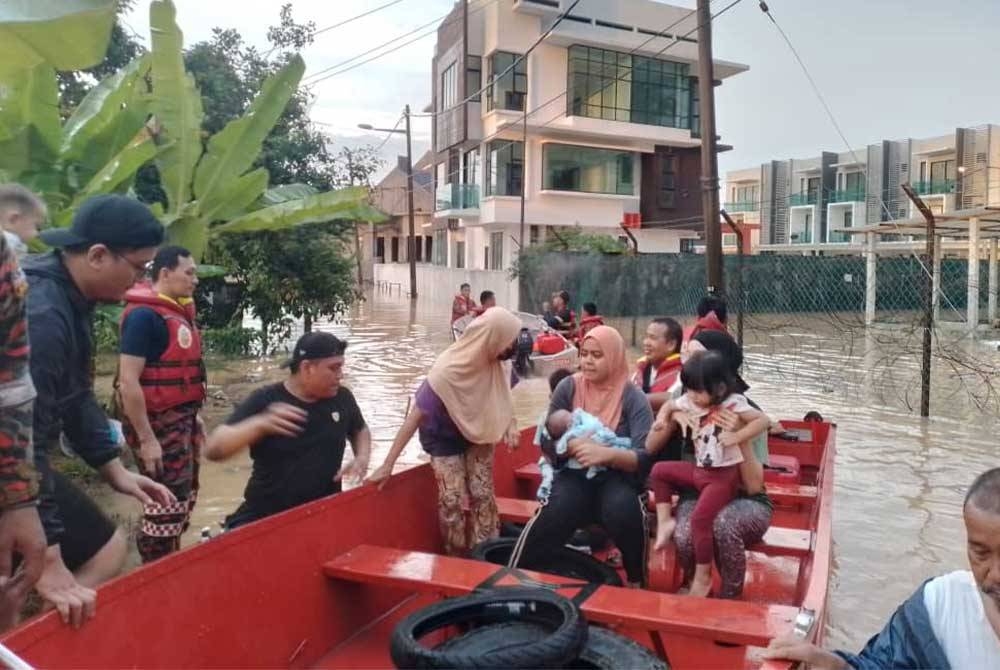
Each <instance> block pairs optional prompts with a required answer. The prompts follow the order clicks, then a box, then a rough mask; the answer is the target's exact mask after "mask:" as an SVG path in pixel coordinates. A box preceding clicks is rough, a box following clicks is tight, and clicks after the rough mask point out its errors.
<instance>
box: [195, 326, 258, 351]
mask: <svg viewBox="0 0 1000 670" xmlns="http://www.w3.org/2000/svg"><path fill="white" fill-rule="evenodd" d="M201 338H202V346H203V347H204V350H205V352H206V353H209V354H215V355H217V356H227V357H234V358H235V357H245V356H253V355H254V354H256V353H258V352H259V350H260V345H261V336H260V333H259V332H258V331H256V330H254V329H253V328H244V327H243V326H240V325H235V326H223V327H221V328H205V329H203V330H202V331H201Z"/></svg>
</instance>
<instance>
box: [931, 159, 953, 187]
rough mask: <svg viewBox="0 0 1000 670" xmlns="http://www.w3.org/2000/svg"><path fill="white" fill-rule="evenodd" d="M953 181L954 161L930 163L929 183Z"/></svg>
mask: <svg viewBox="0 0 1000 670" xmlns="http://www.w3.org/2000/svg"><path fill="white" fill-rule="evenodd" d="M954 179H955V161H953V160H950V161H934V162H933V163H931V181H932V182H945V181H952V180H954Z"/></svg>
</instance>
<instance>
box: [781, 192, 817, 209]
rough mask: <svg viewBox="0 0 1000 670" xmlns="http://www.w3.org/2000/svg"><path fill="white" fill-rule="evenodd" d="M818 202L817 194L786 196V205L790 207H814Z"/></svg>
mask: <svg viewBox="0 0 1000 670" xmlns="http://www.w3.org/2000/svg"><path fill="white" fill-rule="evenodd" d="M818 201H819V194H818V193H793V194H791V195H790V196H788V204H789V205H791V206H792V207H797V206H798V205H815V204H816V203H817V202H818Z"/></svg>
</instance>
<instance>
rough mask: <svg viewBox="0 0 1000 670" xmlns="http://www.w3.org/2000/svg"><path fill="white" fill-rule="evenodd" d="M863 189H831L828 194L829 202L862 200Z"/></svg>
mask: <svg viewBox="0 0 1000 670" xmlns="http://www.w3.org/2000/svg"><path fill="white" fill-rule="evenodd" d="M864 201H865V190H864V189H863V188H854V189H847V190H844V191H833V192H832V193H831V194H830V202H864Z"/></svg>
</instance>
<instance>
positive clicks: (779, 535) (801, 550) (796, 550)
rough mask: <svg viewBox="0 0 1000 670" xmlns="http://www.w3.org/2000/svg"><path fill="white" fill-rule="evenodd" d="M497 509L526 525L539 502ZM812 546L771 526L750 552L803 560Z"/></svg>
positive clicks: (500, 503) (802, 535)
mask: <svg viewBox="0 0 1000 670" xmlns="http://www.w3.org/2000/svg"><path fill="white" fill-rule="evenodd" d="M497 508H498V510H499V512H500V518H501V519H502V520H503V521H511V522H513V523H526V522H527V521H528V519H530V518H531V517H532V516H534V514H535V511H536V510H537V509H538V501H536V500H523V499H521V498H497ZM811 545H812V533H811V532H810V531H808V530H798V529H796V528H781V527H777V526H771V527H770V528H768V529H767V532H766V533H765V534H764V539H763V540H762V541H761V542H759V543H757V544H755V545H754V546H752V547H750V551H759V552H761V553H763V554H767V555H768V556H790V557H795V558H801V557H804V556H807V555H808V554H809V551H810V549H811Z"/></svg>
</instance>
